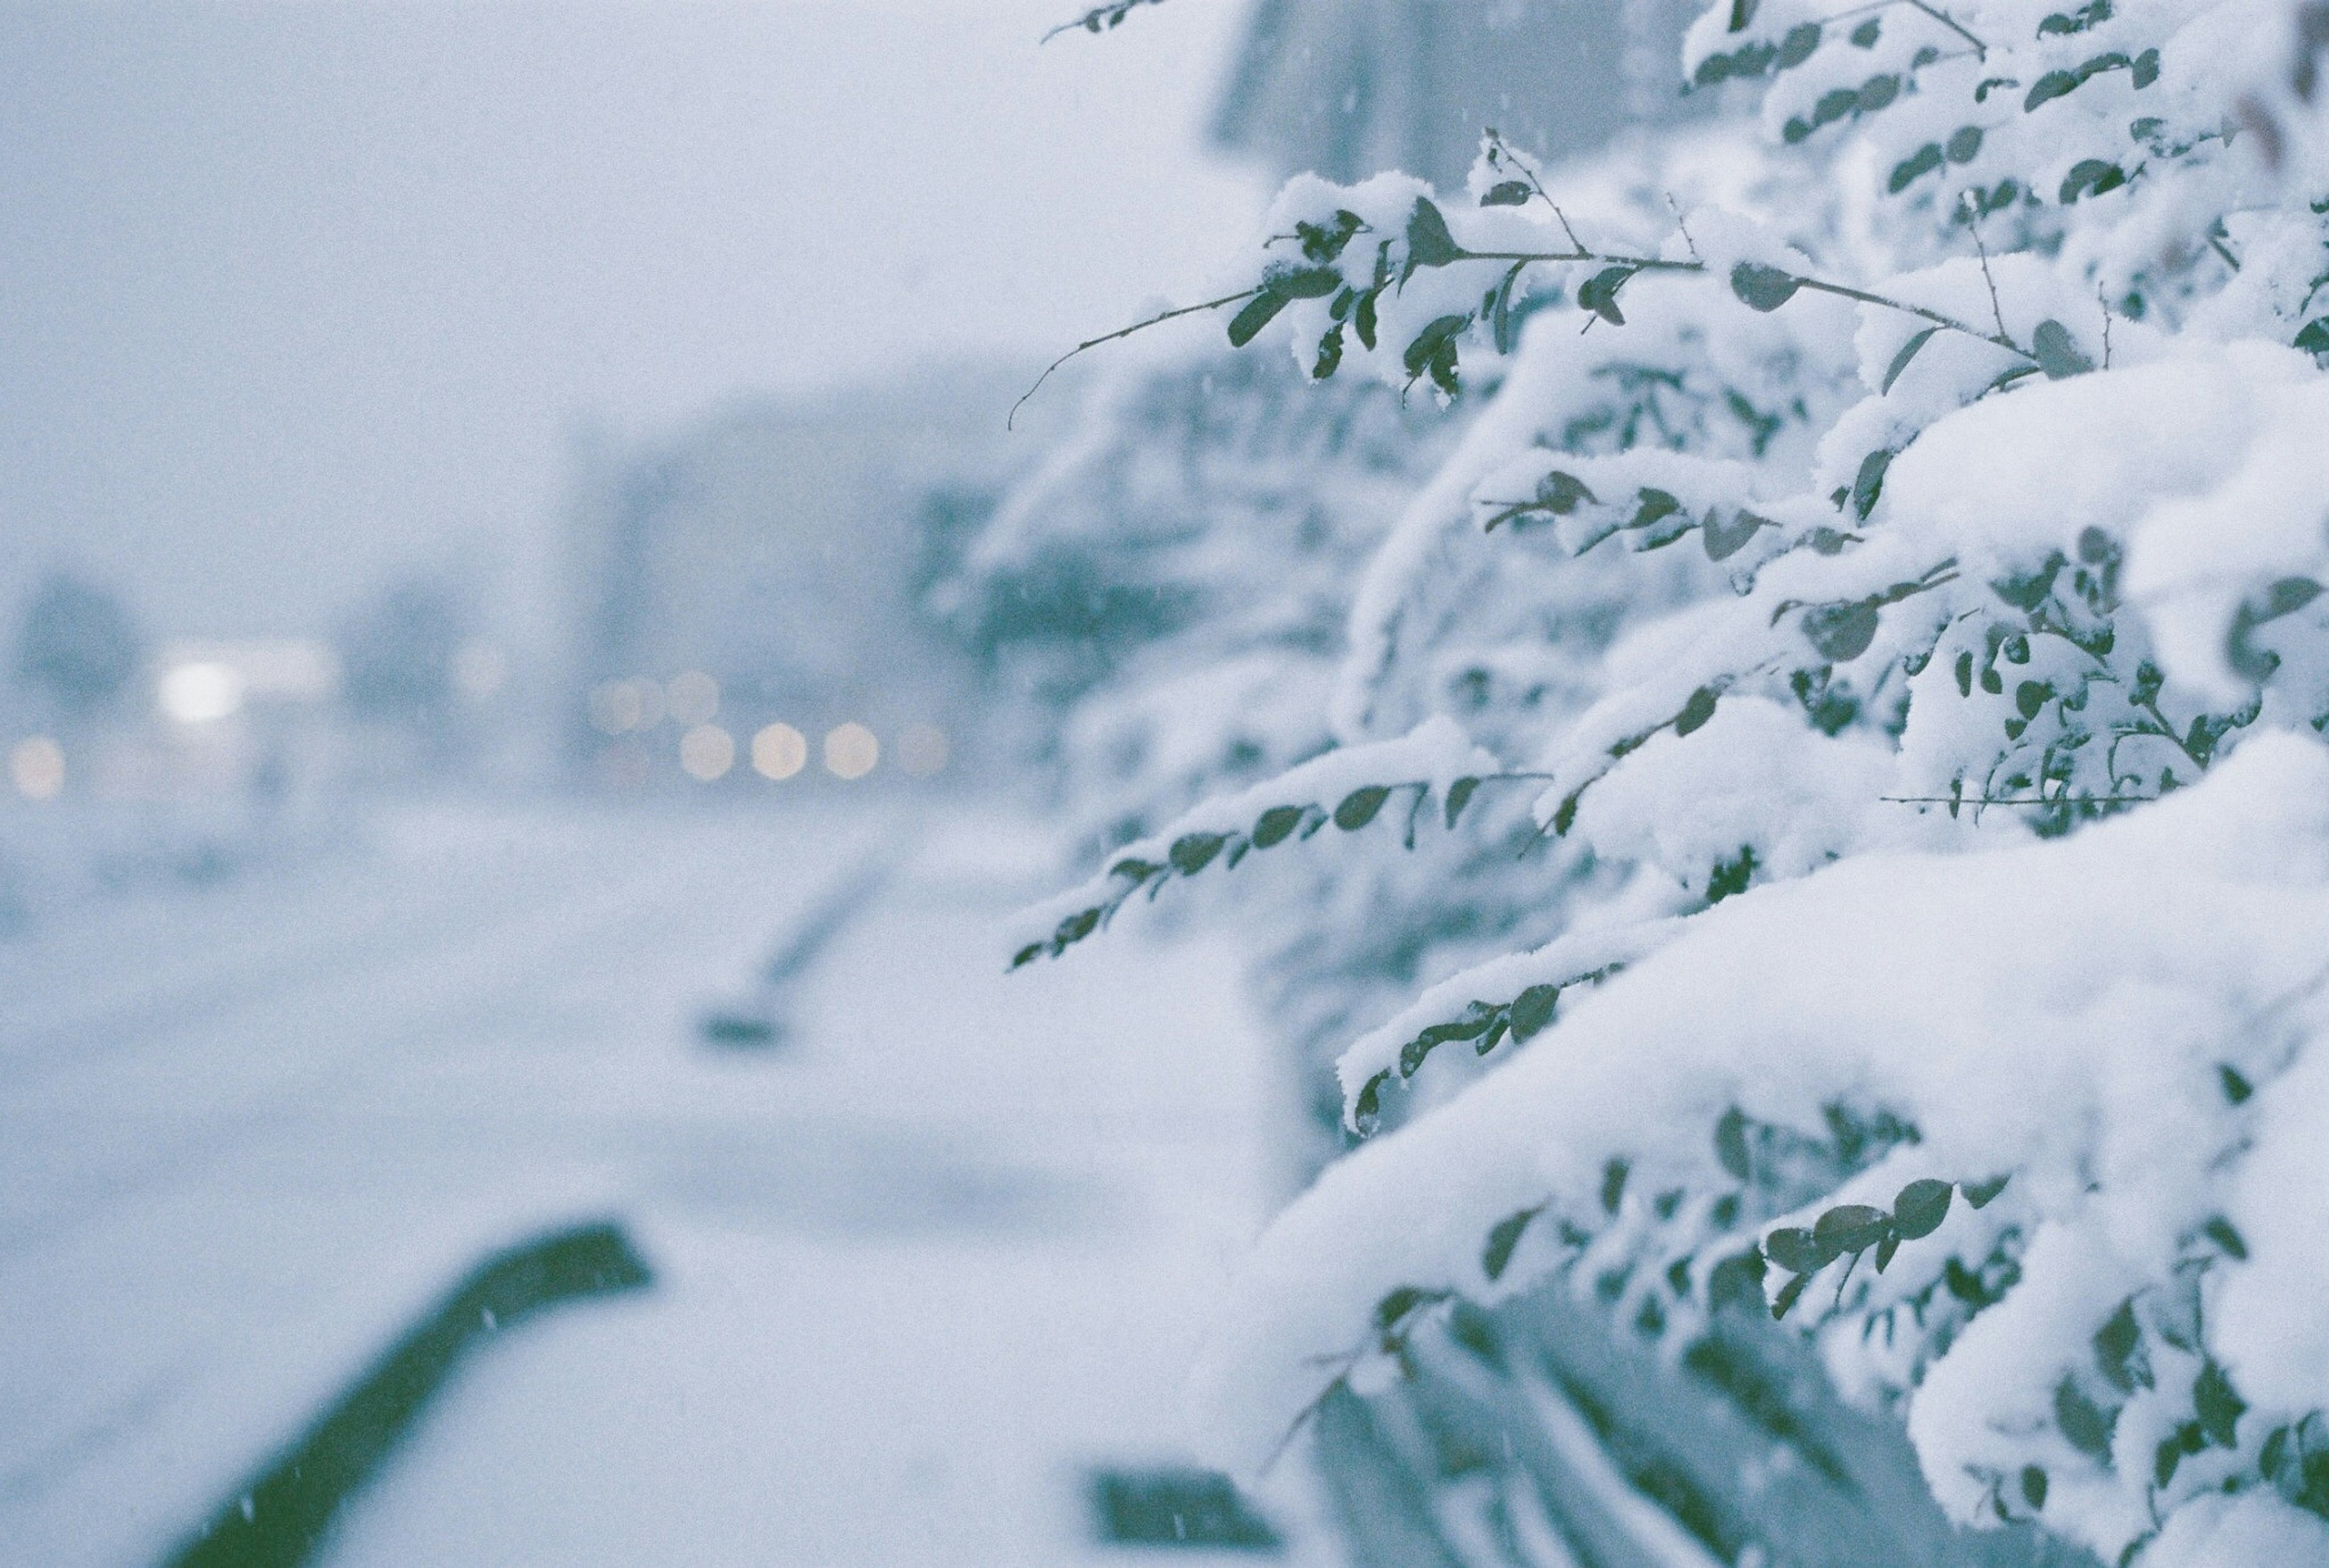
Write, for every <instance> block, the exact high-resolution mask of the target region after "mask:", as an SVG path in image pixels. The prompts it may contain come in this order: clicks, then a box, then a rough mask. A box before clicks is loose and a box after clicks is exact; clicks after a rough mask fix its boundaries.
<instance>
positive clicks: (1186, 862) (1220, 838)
mask: <svg viewBox="0 0 2329 1568" xmlns="http://www.w3.org/2000/svg"><path fill="white" fill-rule="evenodd" d="M1226 839H1227V835H1225V834H1221V833H1184V834H1183V835H1182V836H1181V837H1179V838H1177V839H1175V840H1173V848H1172V849H1171V850H1169V851H1167V853H1166V859H1170V860H1171V861H1172V862H1173V869H1174V870H1175V871H1178V872H1180V873H1181V875H1183V877H1193V876H1195V875H1196V874H1197V873H1198V872H1200V871H1202V870H1203V869H1205V868H1206V867H1207V866H1208V865H1210V864H1212V859H1213V857H1214V856H1215V855H1218V854H1220V853H1221V845H1222V844H1223V843H1224V842H1225V841H1226Z"/></svg>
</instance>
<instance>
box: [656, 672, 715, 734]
mask: <svg viewBox="0 0 2329 1568" xmlns="http://www.w3.org/2000/svg"><path fill="white" fill-rule="evenodd" d="M664 695H665V701H666V704H667V706H668V708H669V710H670V713H671V721H672V722H673V723H674V724H685V725H697V724H709V723H711V722H712V716H713V715H714V714H716V713H718V712H719V711H720V682H719V681H714V680H713V679H712V677H711V676H709V675H706V674H705V673H704V672H703V671H701V670H690V671H685V672H684V673H683V674H678V675H674V676H673V677H672V678H671V684H670V685H669V686H667V687H665V689H664Z"/></svg>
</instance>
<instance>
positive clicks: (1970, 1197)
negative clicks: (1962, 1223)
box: [1957, 1171, 2013, 1208]
mask: <svg viewBox="0 0 2329 1568" xmlns="http://www.w3.org/2000/svg"><path fill="white" fill-rule="evenodd" d="M2011 1180H2013V1173H2012V1172H2011V1171H2009V1172H2007V1173H2006V1174H2005V1175H2004V1176H1993V1177H1991V1178H1989V1179H1988V1180H1987V1181H1972V1182H1966V1181H1960V1182H1958V1183H1957V1188H1958V1189H1959V1190H1960V1191H1962V1192H1963V1193H1964V1194H1965V1196H1966V1202H1967V1203H1969V1204H1971V1205H1973V1207H1975V1208H1987V1207H1989V1206H1990V1204H1991V1202H1992V1201H1993V1200H1994V1199H1995V1198H1996V1197H1997V1195H1998V1194H1999V1193H2001V1192H2004V1190H2005V1184H2006V1183H2007V1182H2009V1181H2011Z"/></svg>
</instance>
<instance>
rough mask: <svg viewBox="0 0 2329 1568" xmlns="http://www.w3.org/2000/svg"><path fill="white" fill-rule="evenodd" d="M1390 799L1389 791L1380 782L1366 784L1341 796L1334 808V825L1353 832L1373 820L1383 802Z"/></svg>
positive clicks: (1347, 831)
mask: <svg viewBox="0 0 2329 1568" xmlns="http://www.w3.org/2000/svg"><path fill="white" fill-rule="evenodd" d="M1389 799H1391V791H1390V789H1389V788H1387V787H1386V786H1384V785H1382V784H1366V785H1363V786H1362V787H1361V788H1358V789H1354V790H1353V791H1352V792H1351V793H1349V794H1346V795H1344V797H1343V801H1342V803H1341V804H1340V805H1338V806H1336V807H1335V808H1334V825H1335V826H1336V827H1338V828H1340V829H1342V830H1343V831H1344V832H1346V833H1353V832H1356V831H1358V830H1359V829H1361V828H1363V827H1365V826H1366V825H1367V824H1368V823H1369V822H1373V821H1374V820H1375V813H1376V812H1380V811H1381V810H1382V808H1383V802H1385V801H1387V800H1389Z"/></svg>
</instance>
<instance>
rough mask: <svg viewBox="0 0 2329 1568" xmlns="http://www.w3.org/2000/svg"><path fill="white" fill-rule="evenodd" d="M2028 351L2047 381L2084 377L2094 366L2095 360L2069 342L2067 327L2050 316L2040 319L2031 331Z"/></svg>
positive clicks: (2076, 345) (2068, 329) (2075, 344)
mask: <svg viewBox="0 0 2329 1568" xmlns="http://www.w3.org/2000/svg"><path fill="white" fill-rule="evenodd" d="M2030 352H2031V357H2032V358H2033V359H2035V360H2036V361H2038V368H2039V369H2040V370H2041V371H2045V372H2046V379H2047V380H2050V381H2060V380H2066V379H2068V378H2069V377H2071V376H2083V375H2085V374H2086V373H2087V372H2088V371H2091V370H2093V369H2094V368H2095V361H2092V360H2090V359H2089V358H2087V356H2086V355H2084V354H2082V353H2080V352H2079V345H2078V344H2077V343H2072V342H2071V341H2070V328H2068V327H2066V326H2064V325H2063V324H2061V323H2060V322H2059V321H2054V320H2051V319H2049V320H2046V321H2041V322H2040V323H2039V324H2038V330H2037V331H2036V332H2035V333H2032V334H2031V338H2030Z"/></svg>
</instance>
